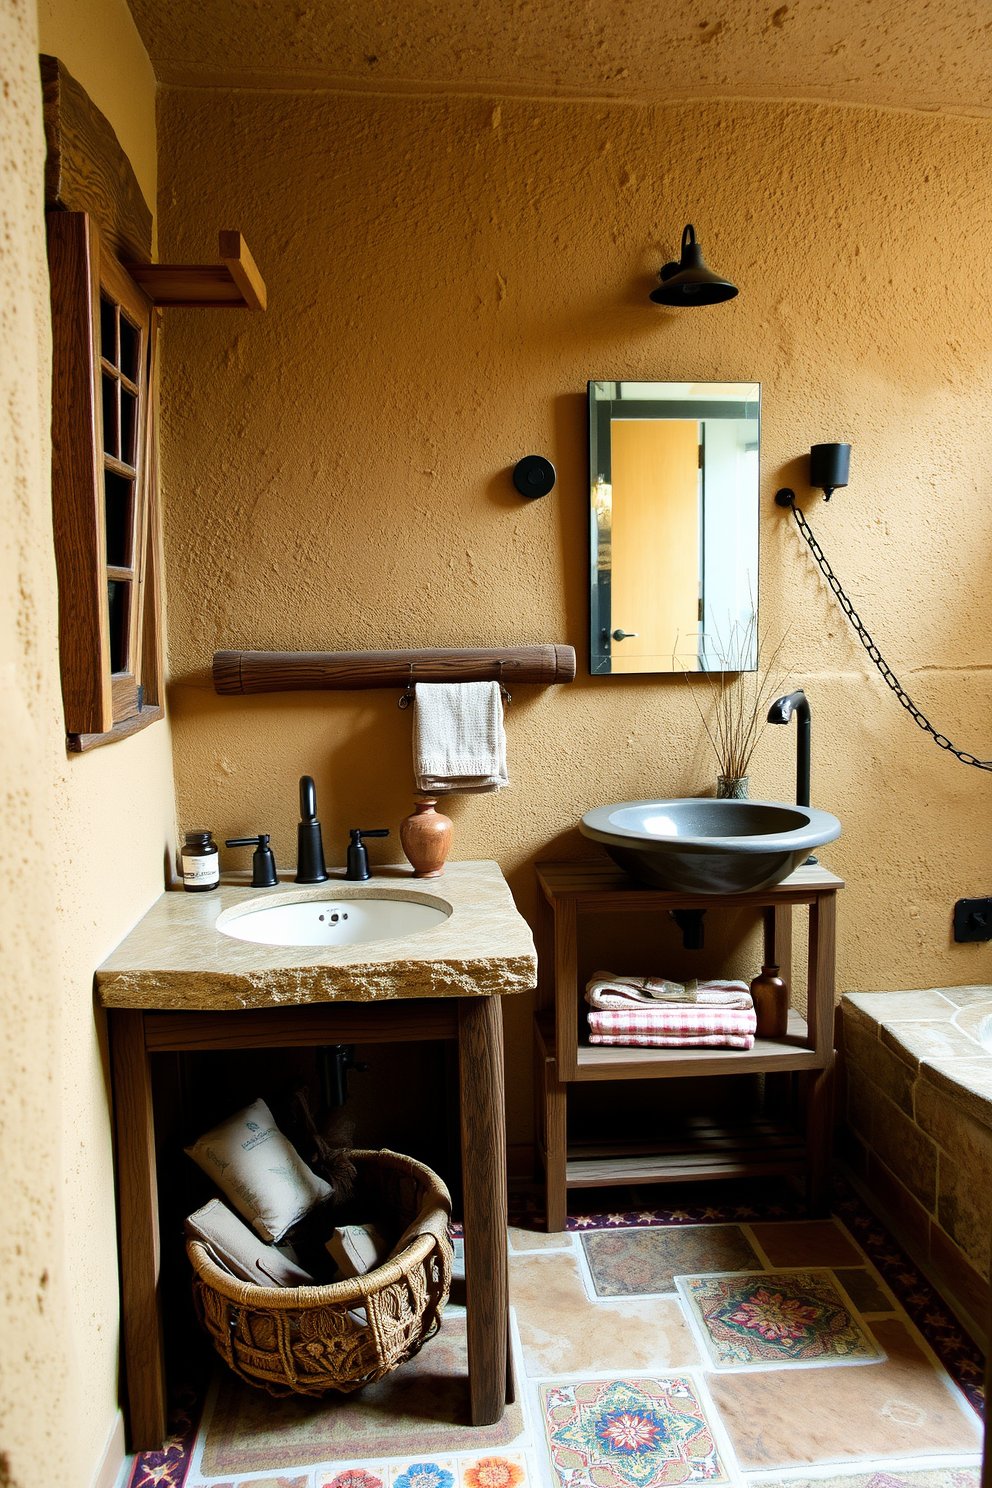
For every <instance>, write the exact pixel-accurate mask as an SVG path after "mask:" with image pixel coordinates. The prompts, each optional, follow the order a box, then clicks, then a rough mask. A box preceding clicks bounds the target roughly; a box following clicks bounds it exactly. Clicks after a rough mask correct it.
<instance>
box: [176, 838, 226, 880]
mask: <svg viewBox="0 0 992 1488" xmlns="http://www.w3.org/2000/svg"><path fill="white" fill-rule="evenodd" d="M179 857H180V862H181V864H182V871H183V888H184V889H185V890H186V892H187V894H205V893H206V892H207V891H208V890H209V889H216V888H217V886H218V884H219V883H220V858H219V857H218V850H217V844H216V842H215V841H214V839H213V834H212V833H211V832H187V833H186V841H185V843H184V845H183V849H182V852H181V853H180V855H179Z"/></svg>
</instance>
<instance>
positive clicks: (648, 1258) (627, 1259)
mask: <svg viewBox="0 0 992 1488" xmlns="http://www.w3.org/2000/svg"><path fill="white" fill-rule="evenodd" d="M582 1248H583V1250H584V1251H585V1254H586V1260H587V1262H588V1263H589V1272H590V1275H591V1276H592V1284H593V1286H594V1287H595V1288H596V1295H597V1297H631V1296H636V1295H637V1294H638V1293H643V1292H674V1291H675V1277H676V1276H682V1275H685V1274H686V1273H687V1272H698V1271H760V1270H761V1269H762V1266H761V1262H760V1261H759V1260H758V1257H757V1256H756V1255H755V1253H754V1250H753V1249H752V1247H751V1246H750V1244H749V1243H748V1240H747V1237H746V1236H745V1234H744V1231H743V1230H742V1229H741V1227H740V1225H720V1224H715V1225H691V1226H688V1227H687V1228H682V1229H671V1230H666V1229H655V1230H641V1229H629V1230H589V1231H587V1232H586V1233H585V1234H583V1235H582Z"/></svg>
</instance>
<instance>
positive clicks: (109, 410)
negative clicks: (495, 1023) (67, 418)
mask: <svg viewBox="0 0 992 1488" xmlns="http://www.w3.org/2000/svg"><path fill="white" fill-rule="evenodd" d="M117 386H118V384H117V379H116V378H115V377H108V376H107V374H106V373H104V374H103V448H104V450H105V451H106V453H107V454H108V455H113V456H114V457H115V458H116V457H117V456H118V453H119V445H118V443H117Z"/></svg>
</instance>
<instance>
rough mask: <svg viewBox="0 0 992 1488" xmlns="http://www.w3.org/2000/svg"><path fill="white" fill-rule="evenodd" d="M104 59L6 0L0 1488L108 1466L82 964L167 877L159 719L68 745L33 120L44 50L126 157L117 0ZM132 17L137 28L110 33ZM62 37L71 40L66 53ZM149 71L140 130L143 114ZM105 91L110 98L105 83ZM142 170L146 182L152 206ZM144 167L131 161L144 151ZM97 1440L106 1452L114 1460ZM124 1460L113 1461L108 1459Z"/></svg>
mask: <svg viewBox="0 0 992 1488" xmlns="http://www.w3.org/2000/svg"><path fill="white" fill-rule="evenodd" d="M87 17H88V23H89V25H90V26H92V28H93V34H92V37H91V40H90V46H91V48H92V51H91V53H90V55H91V56H92V57H94V58H95V57H96V56H97V42H96V39H97V37H98V38H99V44H100V48H101V49H102V52H103V59H104V62H105V61H106V58H107V57H111V58H112V57H114V56H117V58H118V61H119V67H120V77H121V92H122V95H123V96H124V97H125V99H126V100H131V101H126V104H125V106H124V107H123V108H122V109H121V110H119V111H117V113H116V115H115V112H114V109H113V107H112V104H113V99H112V96H111V94H112V86H111V80H110V79H109V78H108V73H107V70H106V68H104V69H103V70H102V71H101V73H100V76H99V77H97V76H94V77H91V76H90V69H89V66H88V63H87V53H86V52H85V50H81V49H79V48H78V47H76V45H75V43H76V41H78V39H79V27H78V21H79V11H78V7H77V6H76V5H75V3H74V0H64V4H63V3H60V4H58V5H56V4H47V5H46V24H45V31H44V36H43V39H41V40H39V35H38V26H37V17H36V13H35V9H34V6H33V5H19V4H13V3H4V4H0V55H2V56H3V59H4V61H3V78H4V87H3V89H2V90H0V139H2V146H0V149H2V168H3V182H4V189H3V191H2V193H0V214H2V230H0V279H2V288H0V305H2V307H3V308H2V311H0V316H2V335H0V340H2V342H3V346H4V355H3V358H2V359H0V362H2V365H0V503H2V513H0V515H2V520H0V532H2V534H3V536H2V543H3V557H4V561H3V565H2V572H3V585H2V589H0V685H2V689H3V696H2V705H0V707H2V716H3V719H4V727H3V729H2V730H0V757H2V759H0V776H2V778H3V780H4V782H5V790H6V798H5V813H4V832H3V841H2V846H0V855H2V857H3V863H2V866H0V874H2V878H3V882H4V885H5V889H4V895H3V898H2V901H0V936H2V945H3V955H4V981H5V998H4V1002H5V1013H4V1018H3V1031H2V1033H0V1040H2V1043H0V1068H2V1069H3V1071H4V1076H3V1081H2V1085H0V1122H2V1136H0V1151H2V1154H3V1163H4V1176H3V1193H4V1203H3V1205H2V1206H0V1225H2V1227H3V1228H2V1239H0V1247H2V1249H0V1264H2V1270H3V1277H4V1285H3V1289H2V1291H3V1303H2V1307H3V1310H4V1312H3V1316H2V1318H0V1363H2V1374H3V1392H2V1401H0V1453H5V1454H6V1457H5V1458H4V1457H2V1456H0V1482H2V1483H4V1484H5V1485H6V1484H7V1483H8V1482H9V1483H10V1484H11V1485H13V1488H33V1485H34V1484H36V1483H37V1482H38V1473H39V1472H40V1471H42V1469H41V1468H40V1465H39V1464H40V1463H42V1462H47V1463H49V1464H53V1463H57V1464H58V1467H57V1469H54V1468H51V1467H50V1468H49V1472H51V1471H57V1473H58V1475H59V1478H60V1481H64V1482H66V1483H67V1484H70V1485H72V1488H88V1485H90V1484H91V1483H92V1482H93V1481H94V1476H95V1474H96V1473H97V1471H98V1469H99V1467H100V1464H101V1460H103V1462H104V1467H105V1470H106V1471H107V1472H108V1473H109V1475H110V1476H109V1481H110V1482H113V1480H114V1477H115V1475H116V1470H117V1468H118V1467H119V1465H120V1449H121V1445H120V1443H121V1439H120V1433H119V1424H120V1423H119V1416H118V1414H117V1386H118V1370H117V1345H118V1286H117V1238H116V1224H115V1219H114V1187H113V1167H112V1159H111V1140H110V1116H109V1109H108V1092H107V1084H106V1047H105V1045H106V1040H105V1031H104V1025H103V1019H102V1017H100V1018H96V1017H95V1015H94V1009H93V986H92V984H93V971H94V968H95V967H96V966H97V965H98V964H99V962H100V961H101V960H102V959H103V958H104V957H105V956H106V954H107V952H108V951H109V950H111V949H112V948H113V946H114V945H116V944H117V942H118V941H119V940H120V939H121V938H122V937H123V935H124V934H125V933H126V932H127V931H128V929H130V927H131V926H132V925H133V924H134V922H135V921H136V920H137V919H138V918H139V917H140V916H141V915H142V914H143V913H144V911H145V909H146V908H147V907H148V905H149V904H151V903H152V902H153V901H154V899H155V898H156V897H157V896H158V894H159V893H160V892H161V891H162V887H163V863H164V859H165V853H166V850H167V847H168V844H169V843H170V842H171V839H172V836H173V819H174V796H173V786H172V762H171V747H170V738H169V729H168V725H167V724H156V725H154V726H153V727H152V728H150V729H148V730H147V731H146V732H144V733H142V734H139V735H137V736H136V737H135V738H133V739H130V740H127V741H125V742H122V743H118V744H114V745H111V746H110V747H108V748H105V749H102V750H98V751H95V752H94V753H93V754H90V755H84V756H82V757H71V758H70V757H67V756H66V753H65V736H64V732H63V724H62V706H61V696H60V691H59V674H58V652H57V626H58V615H57V590H56V577H55V562H54V554H53V548H52V533H51V490H50V461H51V450H50V445H49V424H50V396H51V394H50V375H51V361H50V329H49V323H50V313H49V301H48V280H47V263H46V257H45V236H44V215H43V214H44V195H43V185H44V180H43V171H44V151H45V146H44V132H43V127H42V116H41V89H40V82H39V76H38V63H37V55H38V51H39V49H40V46H44V48H45V49H46V50H48V51H51V52H54V53H55V54H56V55H57V56H62V57H63V58H64V60H65V61H66V63H67V65H68V66H69V68H70V70H71V71H72V72H73V74H74V75H75V76H76V77H77V78H78V80H79V82H80V83H82V85H83V86H84V87H85V88H87V89H89V90H92V96H94V97H96V98H97V99H98V101H99V103H100V105H101V107H103V108H104V109H105V110H106V112H107V114H108V116H109V117H110V118H111V119H112V122H113V123H114V124H115V127H116V128H117V131H118V134H119V137H120V139H121V143H122V145H123V146H124V148H125V150H129V151H130V150H134V153H135V155H136V156H137V157H139V158H140V156H141V153H142V150H146V143H143V142H142V140H141V138H140V131H138V130H135V138H134V140H133V141H132V139H131V137H130V128H131V126H130V124H129V123H128V120H129V118H130V117H131V115H130V112H129V110H130V108H131V102H133V98H134V92H133V90H134V86H135V84H134V74H133V64H134V59H135V53H134V48H135V45H140V44H139V43H137V35H136V32H135V31H134V27H133V24H131V23H130V18H129V17H128V15H127V12H126V10H125V9H124V7H123V6H122V5H121V4H118V3H117V0H107V4H106V6H105V7H100V6H98V5H96V4H94V5H92V6H89V7H88V9H87ZM124 21H127V22H128V23H129V25H128V26H125V25H124V24H123V22H124ZM63 43H64V44H63ZM145 62H146V94H145V97H144V100H143V105H142V106H143V109H144V113H145V118H146V120H150V119H153V118H154V97H153V86H154V84H153V80H152V78H151V73H150V69H147V58H146V59H145ZM101 90H102V91H101ZM149 161H150V163H151V166H152V174H151V175H148V174H147V173H146V176H145V180H144V182H143V185H144V187H145V189H146V190H148V191H149V194H150V199H151V201H152V202H154V154H153V152H152V154H151V155H147V152H146V162H145V163H146V166H147V164H148V163H149ZM135 163H136V165H137V159H136V162H135ZM108 1444H109V1456H105V1453H106V1451H107V1449H108ZM115 1453H116V1457H115Z"/></svg>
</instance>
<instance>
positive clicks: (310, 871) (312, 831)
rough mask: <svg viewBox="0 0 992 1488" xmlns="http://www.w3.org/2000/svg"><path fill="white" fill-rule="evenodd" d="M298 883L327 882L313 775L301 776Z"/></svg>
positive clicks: (297, 857)
mask: <svg viewBox="0 0 992 1488" xmlns="http://www.w3.org/2000/svg"><path fill="white" fill-rule="evenodd" d="M296 841H297V849H296V882H297V883H298V884H316V883H326V882H327V864H326V863H325V862H324V842H323V838H322V837H321V835H320V822H319V821H318V820H317V789H316V786H315V785H314V783H313V776H312V775H301V776H300V824H299V826H298V827H297V829H296Z"/></svg>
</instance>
